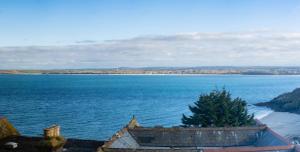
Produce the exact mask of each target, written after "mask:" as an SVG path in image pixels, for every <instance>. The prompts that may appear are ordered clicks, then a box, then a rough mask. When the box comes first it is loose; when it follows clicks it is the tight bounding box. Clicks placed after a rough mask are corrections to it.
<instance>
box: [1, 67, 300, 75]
mask: <svg viewBox="0 0 300 152" xmlns="http://www.w3.org/2000/svg"><path fill="white" fill-rule="evenodd" d="M0 74H109V75H123V74H126V75H207V74H211V75H215V74H229V75H232V74H239V75H300V67H279V66H270V67H268V66H249V67H234V66H203V67H142V68H130V67H121V68H110V69H52V70H10V69H8V70H0Z"/></svg>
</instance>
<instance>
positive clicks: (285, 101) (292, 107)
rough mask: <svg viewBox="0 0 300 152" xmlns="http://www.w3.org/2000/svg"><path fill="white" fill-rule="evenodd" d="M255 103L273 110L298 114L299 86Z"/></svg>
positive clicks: (299, 105) (299, 103) (299, 112)
mask: <svg viewBox="0 0 300 152" xmlns="http://www.w3.org/2000/svg"><path fill="white" fill-rule="evenodd" d="M256 105H257V106H266V107H269V108H271V109H273V110H275V111H280V112H293V113H298V114H300V88H297V89H295V90H294V91H292V92H288V93H284V94H281V95H279V96H277V97H276V98H274V99H272V100H271V101H269V102H261V103H257V104H256Z"/></svg>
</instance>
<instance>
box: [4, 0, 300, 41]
mask: <svg viewBox="0 0 300 152" xmlns="http://www.w3.org/2000/svg"><path fill="white" fill-rule="evenodd" d="M299 16H300V1H299V0H206V1H205V0H147V1H146V0H118V1H117V0H1V1H0V27H1V28H0V34H1V36H0V46H19V45H49V44H50V45H52V44H54V45H64V44H72V43H74V42H77V41H85V40H91V41H103V40H114V39H125V38H132V37H136V36H141V35H158V34H159V35H161V34H164V35H169V34H176V33H189V32H232V31H238V32H239V31H254V30H274V31H293V32H295V31H299V30H300V28H299V27H300V17H299Z"/></svg>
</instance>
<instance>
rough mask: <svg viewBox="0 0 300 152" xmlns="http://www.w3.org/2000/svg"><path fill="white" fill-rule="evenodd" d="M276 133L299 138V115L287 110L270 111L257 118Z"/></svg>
mask: <svg viewBox="0 0 300 152" xmlns="http://www.w3.org/2000/svg"><path fill="white" fill-rule="evenodd" d="M259 120H260V121H261V122H262V123H264V124H266V125H268V127H270V128H271V129H273V130H274V131H275V132H277V133H278V134H280V135H282V136H284V137H286V138H288V139H290V140H294V139H295V138H300V115H299V114H293V113H289V112H272V113H270V114H269V115H267V116H265V117H263V118H261V119H259Z"/></svg>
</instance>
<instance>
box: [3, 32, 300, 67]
mask: <svg viewBox="0 0 300 152" xmlns="http://www.w3.org/2000/svg"><path fill="white" fill-rule="evenodd" d="M299 58H300V33H291V32H289V33H279V32H238V33H187V34H177V35H169V36H142V37H136V38H132V39H124V40H111V41H105V42H102V43H86V44H80V45H69V46H27V47H0V68H1V69H53V68H55V69H56V68H108V67H124V66H127V67H144V66H218V65H220V66H228V65H229V66H230V65H231V66H232V65H234V66H249V65H253V66H257V65H264V66H268V65H282V66H285V65H294V66H299V65H300V60H299Z"/></svg>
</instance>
